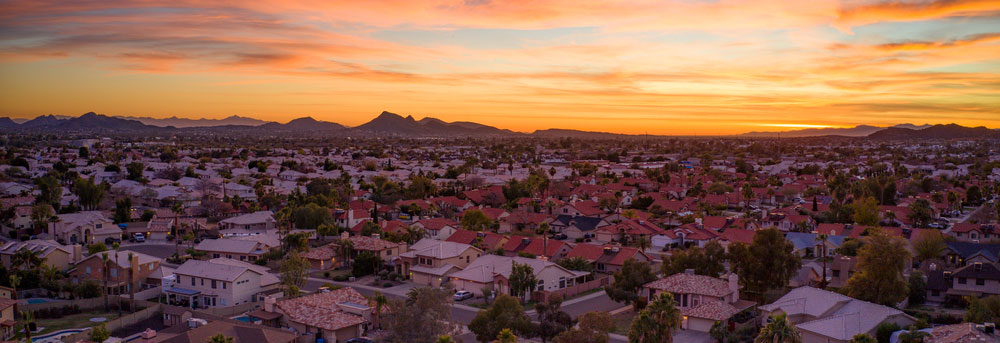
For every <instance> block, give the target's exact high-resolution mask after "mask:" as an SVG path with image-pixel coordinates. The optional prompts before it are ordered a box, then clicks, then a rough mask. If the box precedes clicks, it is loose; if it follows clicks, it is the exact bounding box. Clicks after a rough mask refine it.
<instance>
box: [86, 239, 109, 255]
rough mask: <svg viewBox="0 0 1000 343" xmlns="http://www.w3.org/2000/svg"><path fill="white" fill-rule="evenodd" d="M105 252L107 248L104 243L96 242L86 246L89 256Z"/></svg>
mask: <svg viewBox="0 0 1000 343" xmlns="http://www.w3.org/2000/svg"><path fill="white" fill-rule="evenodd" d="M105 250H108V246H107V245H105V244H104V242H97V243H94V244H91V245H88V246H87V253H88V254H91V255H93V254H96V253H99V252H102V251H105Z"/></svg>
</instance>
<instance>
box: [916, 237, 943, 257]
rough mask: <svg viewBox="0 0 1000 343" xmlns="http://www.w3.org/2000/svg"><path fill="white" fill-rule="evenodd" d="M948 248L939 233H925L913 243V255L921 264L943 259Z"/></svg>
mask: <svg viewBox="0 0 1000 343" xmlns="http://www.w3.org/2000/svg"><path fill="white" fill-rule="evenodd" d="M947 248H948V247H947V246H946V245H945V243H944V237H943V236H941V235H940V234H938V233H937V232H928V233H924V234H922V235H920V236H919V237H918V238H917V239H915V240H914V241H913V255H914V257H916V259H917V261H921V262H923V261H927V260H931V259H935V258H938V257H941V255H942V254H943V253H944V251H945V249H947Z"/></svg>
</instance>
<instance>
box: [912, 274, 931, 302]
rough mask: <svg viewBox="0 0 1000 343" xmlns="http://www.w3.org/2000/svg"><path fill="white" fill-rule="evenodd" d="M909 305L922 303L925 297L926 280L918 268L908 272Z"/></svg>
mask: <svg viewBox="0 0 1000 343" xmlns="http://www.w3.org/2000/svg"><path fill="white" fill-rule="evenodd" d="M909 281H910V296H909V299H910V301H909V303H910V305H919V304H923V303H924V300H925V299H926V298H927V280H926V279H924V273H922V272H921V271H919V270H914V271H912V272H910V280H909Z"/></svg>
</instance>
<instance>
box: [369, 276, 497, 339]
mask: <svg viewBox="0 0 1000 343" xmlns="http://www.w3.org/2000/svg"><path fill="white" fill-rule="evenodd" d="M453 292H454V291H452V290H449V289H444V288H430V287H424V288H414V289H412V290H410V292H409V293H407V297H406V299H405V300H396V299H390V300H389V310H388V311H387V312H388V313H389V315H387V316H386V318H385V320H384V321H383V323H384V326H385V330H384V331H383V334H382V336H381V337H380V339H379V342H386V343H411V342H412V343H435V342H437V340H438V337H440V336H449V337H454V336H455V335H458V334H460V333H461V332H460V330H459V327H458V326H457V325H455V324H452V319H451V310H452V309H451V305H452V303H453V302H454V300H453V299H452V294H453ZM494 337H496V336H494Z"/></svg>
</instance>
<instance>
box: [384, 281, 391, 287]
mask: <svg viewBox="0 0 1000 343" xmlns="http://www.w3.org/2000/svg"><path fill="white" fill-rule="evenodd" d="M389 287H392V282H386V283H383V284H382V288H389Z"/></svg>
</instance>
